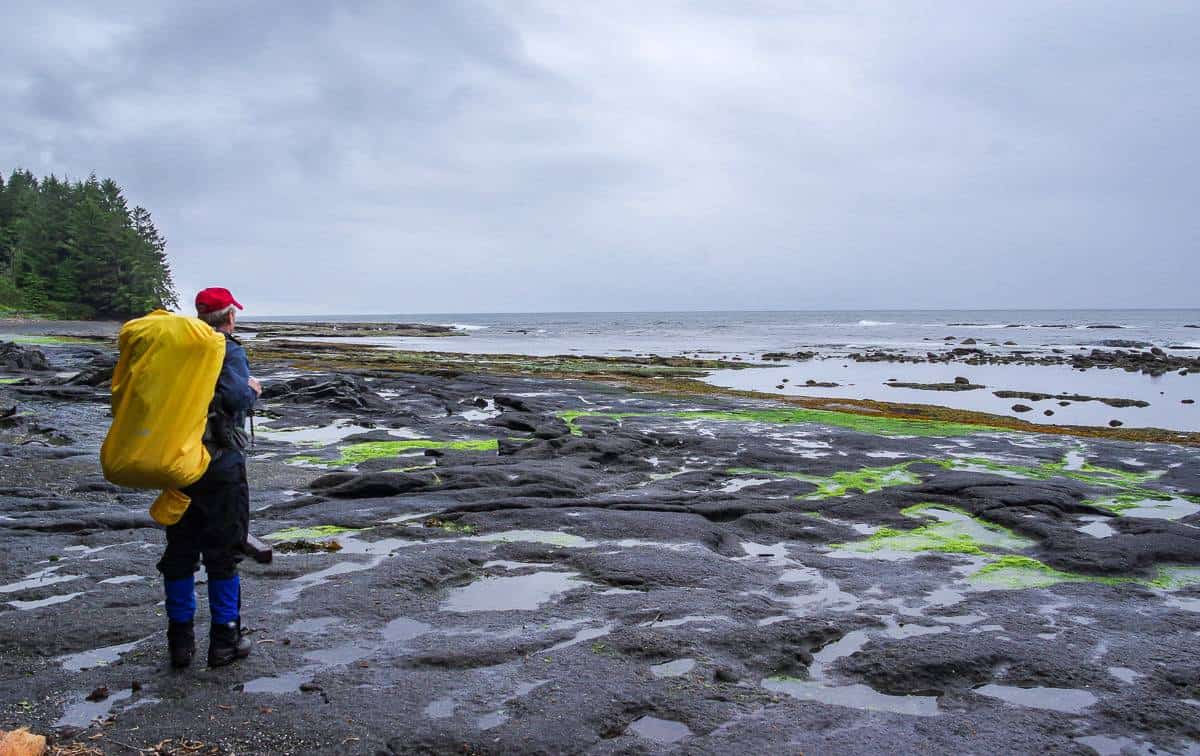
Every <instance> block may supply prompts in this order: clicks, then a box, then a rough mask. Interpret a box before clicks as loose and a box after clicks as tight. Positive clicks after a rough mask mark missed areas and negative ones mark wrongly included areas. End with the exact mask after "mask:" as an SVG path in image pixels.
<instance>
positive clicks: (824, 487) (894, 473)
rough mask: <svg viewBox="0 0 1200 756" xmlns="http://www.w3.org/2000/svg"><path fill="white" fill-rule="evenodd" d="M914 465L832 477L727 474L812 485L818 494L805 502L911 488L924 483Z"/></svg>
mask: <svg viewBox="0 0 1200 756" xmlns="http://www.w3.org/2000/svg"><path fill="white" fill-rule="evenodd" d="M911 464H913V463H912V462H902V463H900V464H898V465H889V466H887V467H863V468H861V469H858V470H842V471H839V472H835V473H833V474H832V475H828V476H821V475H809V474H807V473H800V472H781V471H778V470H762V469H759V468H754V467H734V468H731V469H729V470H728V472H729V474H730V475H765V476H770V477H775V478H791V479H794V480H802V481H805V482H806V483H812V484H813V485H814V486H816V487H817V490H816V491H814V492H813V493H811V494H808V495H807V496H802V497H800V498H801V499H805V500H810V501H811V500H817V499H832V498H837V497H842V496H849V495H850V494H851V492H854V491H857V492H859V493H864V494H868V493H874V492H875V491H881V490H883V489H884V488H890V487H892V486H911V485H916V484H917V483H920V482H921V478H920V476H918V475H917V474H915V473H912V472H909V471H908V466H909V465H911Z"/></svg>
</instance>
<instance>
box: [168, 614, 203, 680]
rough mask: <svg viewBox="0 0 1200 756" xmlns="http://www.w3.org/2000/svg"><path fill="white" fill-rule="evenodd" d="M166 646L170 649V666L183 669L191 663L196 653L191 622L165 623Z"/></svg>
mask: <svg viewBox="0 0 1200 756" xmlns="http://www.w3.org/2000/svg"><path fill="white" fill-rule="evenodd" d="M167 648H168V649H170V651H171V666H172V667H174V668H175V669H183V668H184V667H189V666H191V664H192V657H193V656H195V655H196V633H195V631H194V630H193V629H192V623H191V622H168V623H167Z"/></svg>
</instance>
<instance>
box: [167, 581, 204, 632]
mask: <svg viewBox="0 0 1200 756" xmlns="http://www.w3.org/2000/svg"><path fill="white" fill-rule="evenodd" d="M163 592H164V593H165V594H166V598H167V600H166V606H167V619H169V620H171V621H172V622H191V621H192V618H193V617H195V616H196V578H195V577H194V576H192V575H188V576H187V577H185V578H179V579H178V580H163Z"/></svg>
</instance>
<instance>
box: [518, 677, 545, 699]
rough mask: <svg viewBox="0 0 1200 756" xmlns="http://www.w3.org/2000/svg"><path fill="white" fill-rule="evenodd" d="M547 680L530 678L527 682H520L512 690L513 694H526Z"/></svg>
mask: <svg viewBox="0 0 1200 756" xmlns="http://www.w3.org/2000/svg"><path fill="white" fill-rule="evenodd" d="M548 682H550V681H549V680H530V681H529V682H523V683H520V684H519V685H517V687H516V689H515V690H514V691H513V693H514V695H517V696H527V695H529V694H530V693H532V692H533V691H535V690H537V689H538V688H540V687H542V686H543V685H545V684H546V683H548Z"/></svg>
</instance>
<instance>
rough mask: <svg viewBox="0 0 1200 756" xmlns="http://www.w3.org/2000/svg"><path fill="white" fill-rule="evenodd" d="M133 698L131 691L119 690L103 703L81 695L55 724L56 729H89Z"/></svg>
mask: <svg viewBox="0 0 1200 756" xmlns="http://www.w3.org/2000/svg"><path fill="white" fill-rule="evenodd" d="M132 696H133V691H131V690H128V689H126V690H118V691H116V692H115V693H113V694H112V695H110V696H109V697H108V698H106V699H104V700H103V701H88V700H87V699H86V698H84V697H83V695H82V694H81V695H80V698H79V700H78V701H76V702H74V703H72V704H71V705H69V706H67V708H66V710H65V711H64V712H63V715H62V716H61V717H60V718H59V720H58V721H57V722H55V723H54V728H55V729H58V728H61V727H87V726H88V725H90V724H91V723H92V722H94V721H96V720H97V719H100V718H103V717H107V716H108V713H109V712H110V711H112V707H113V706H114V705H116V704H118V703H120V702H121V701H125V700H127V699H129V698H130V697H132Z"/></svg>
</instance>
